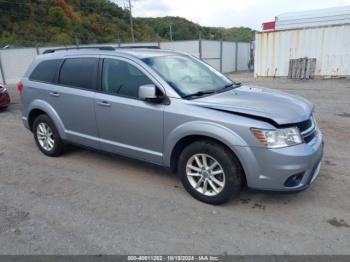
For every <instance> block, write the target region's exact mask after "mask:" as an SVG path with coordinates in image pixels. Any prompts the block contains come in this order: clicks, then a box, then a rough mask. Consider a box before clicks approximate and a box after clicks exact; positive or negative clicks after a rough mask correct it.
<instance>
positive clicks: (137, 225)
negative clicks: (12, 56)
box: [0, 73, 350, 254]
mask: <svg viewBox="0 0 350 262" xmlns="http://www.w3.org/2000/svg"><path fill="white" fill-rule="evenodd" d="M230 77H231V78H233V79H234V80H236V81H242V82H243V83H249V84H254V85H258V86H266V87H271V88H276V89H280V90H284V91H287V92H290V93H294V94H299V95H302V96H305V97H306V98H308V99H310V100H311V101H312V102H313V103H315V105H316V117H317V119H318V123H319V125H320V126H321V128H322V130H323V133H324V136H325V140H326V148H325V157H324V161H323V165H322V168H321V173H320V176H319V178H318V179H317V180H316V181H315V182H314V184H313V185H312V186H311V187H310V188H309V189H308V190H306V191H303V192H301V193H298V194H266V193H258V192H250V191H249V190H243V192H242V193H241V194H240V195H239V196H238V198H236V199H233V200H232V201H230V202H229V203H228V204H225V205H222V206H210V205H206V204H203V203H201V202H198V201H196V200H194V199H193V198H192V197H191V196H189V195H188V194H187V193H186V192H185V191H184V189H183V188H182V186H181V184H180V181H179V179H178V178H177V177H176V176H175V175H174V174H171V173H169V172H168V171H166V170H164V169H162V168H159V167H155V166H151V165H149V164H146V163H142V162H138V161H134V160H130V159H126V158H122V157H119V156H111V155H105V154H101V153H96V152H93V151H87V150H84V149H79V148H73V149H71V150H70V151H69V152H67V153H66V154H65V155H63V156H62V157H59V158H48V157H46V156H44V155H43V154H41V153H40V151H39V150H38V149H37V148H36V146H35V144H34V140H33V138H32V134H31V133H30V132H29V131H28V130H26V129H25V128H24V127H23V125H22V122H21V120H20V111H19V107H20V101H19V97H18V94H17V91H16V90H15V88H13V87H12V88H11V87H10V88H9V89H10V92H11V95H12V100H13V103H12V104H11V106H10V107H9V108H8V109H7V110H5V111H2V112H0V254H127V253H133V254H135V253H137V254H159V253H162V254H164V253H168V254H169V253H171V254H179V253H181V254H193V253H195V254H198V253H206V254H224V253H228V254H350V190H349V188H350V174H349V170H350V154H349V153H350V147H349V144H350V136H349V130H348V128H349V127H350V80H345V79H344V80H312V81H311V80H310V81H293V80H286V79H253V78H252V76H251V74H246V73H244V74H234V75H231V76H230Z"/></svg>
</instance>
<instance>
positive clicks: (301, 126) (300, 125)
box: [296, 118, 312, 133]
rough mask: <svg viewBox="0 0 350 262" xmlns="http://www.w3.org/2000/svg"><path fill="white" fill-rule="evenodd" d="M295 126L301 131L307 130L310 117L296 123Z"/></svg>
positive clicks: (309, 125)
mask: <svg viewBox="0 0 350 262" xmlns="http://www.w3.org/2000/svg"><path fill="white" fill-rule="evenodd" d="M296 126H297V127H298V128H299V130H300V132H301V133H302V132H304V131H306V130H308V129H309V128H310V127H311V126H312V120H311V118H310V119H308V120H306V121H303V122H300V123H297V124H296Z"/></svg>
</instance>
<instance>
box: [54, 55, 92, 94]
mask: <svg viewBox="0 0 350 262" xmlns="http://www.w3.org/2000/svg"><path fill="white" fill-rule="evenodd" d="M97 65H98V59H97V58H89V57H83V58H68V59H66V60H65V61H64V63H63V65H62V67H61V71H60V76H59V81H58V82H59V84H61V85H64V86H70V87H78V88H84V89H95V88H96V77H97Z"/></svg>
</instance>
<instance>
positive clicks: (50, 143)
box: [33, 114, 64, 157]
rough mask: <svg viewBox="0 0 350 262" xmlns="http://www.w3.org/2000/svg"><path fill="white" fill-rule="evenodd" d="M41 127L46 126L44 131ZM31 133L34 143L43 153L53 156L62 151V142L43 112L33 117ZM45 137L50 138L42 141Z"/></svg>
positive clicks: (51, 122)
mask: <svg viewBox="0 0 350 262" xmlns="http://www.w3.org/2000/svg"><path fill="white" fill-rule="evenodd" d="M43 127H46V128H47V132H46V133H45V131H44V130H43V129H42V128H43ZM33 135H34V140H35V143H36V145H37V146H38V148H39V149H40V151H41V152H42V153H44V154H45V155H47V156H51V157H55V156H59V155H61V154H62V153H63V149H64V144H63V142H62V140H61V138H60V136H59V134H58V131H57V129H56V126H55V124H54V123H53V121H52V120H51V118H50V117H49V116H47V115H44V114H43V115H39V116H38V117H37V118H35V120H34V123H33ZM45 137H49V138H50V140H48V139H47V138H46V141H47V142H46V143H45V142H44V141H43V140H45Z"/></svg>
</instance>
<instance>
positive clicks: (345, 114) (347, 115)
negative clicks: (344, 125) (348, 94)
mask: <svg viewBox="0 0 350 262" xmlns="http://www.w3.org/2000/svg"><path fill="white" fill-rule="evenodd" d="M337 116H341V117H348V118H350V114H349V113H341V114H337Z"/></svg>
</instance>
